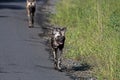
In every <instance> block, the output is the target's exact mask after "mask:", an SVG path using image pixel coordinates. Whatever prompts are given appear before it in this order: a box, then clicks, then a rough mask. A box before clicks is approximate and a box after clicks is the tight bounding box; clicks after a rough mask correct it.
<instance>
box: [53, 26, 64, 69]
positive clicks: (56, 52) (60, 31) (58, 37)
mask: <svg viewBox="0 0 120 80" xmlns="http://www.w3.org/2000/svg"><path fill="white" fill-rule="evenodd" d="M65 32H66V28H53V30H52V37H51V47H52V50H53V57H54V65H55V69H58V70H61V63H62V61H61V55H62V53H63V48H64V42H65Z"/></svg>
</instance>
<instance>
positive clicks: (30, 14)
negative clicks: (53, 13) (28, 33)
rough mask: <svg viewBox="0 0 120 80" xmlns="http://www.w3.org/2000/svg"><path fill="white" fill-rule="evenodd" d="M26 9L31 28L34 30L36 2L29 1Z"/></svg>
mask: <svg viewBox="0 0 120 80" xmlns="http://www.w3.org/2000/svg"><path fill="white" fill-rule="evenodd" d="M26 9H27V15H28V23H29V28H32V27H33V25H34V15H35V10H36V0H27V2H26Z"/></svg>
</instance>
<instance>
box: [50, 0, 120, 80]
mask: <svg viewBox="0 0 120 80" xmlns="http://www.w3.org/2000/svg"><path fill="white" fill-rule="evenodd" d="M56 10H57V14H54V15H52V16H51V23H52V24H57V25H61V26H66V27H67V34H66V37H67V40H66V44H65V53H66V54H65V56H66V57H67V58H72V59H76V60H79V61H80V62H81V63H87V64H90V65H91V66H93V69H92V71H93V72H94V74H93V75H94V76H96V77H97V78H98V80H104V79H105V80H119V79H120V63H119V62H120V0H60V2H59V3H58V4H57V5H56Z"/></svg>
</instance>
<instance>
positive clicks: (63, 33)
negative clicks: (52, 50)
mask: <svg viewBox="0 0 120 80" xmlns="http://www.w3.org/2000/svg"><path fill="white" fill-rule="evenodd" d="M65 32H66V27H63V28H61V33H62V35H63V36H64V35H65Z"/></svg>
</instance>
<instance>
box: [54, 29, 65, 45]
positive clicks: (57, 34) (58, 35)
mask: <svg viewBox="0 0 120 80" xmlns="http://www.w3.org/2000/svg"><path fill="white" fill-rule="evenodd" d="M65 32H66V28H53V30H52V35H53V39H54V43H55V45H57V46H58V45H62V44H64V41H65Z"/></svg>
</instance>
